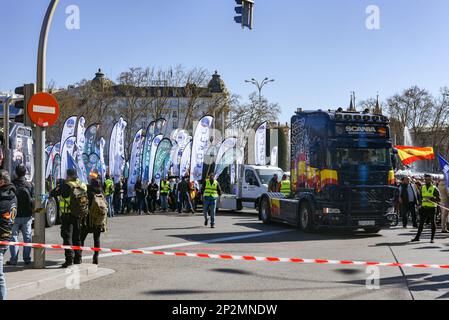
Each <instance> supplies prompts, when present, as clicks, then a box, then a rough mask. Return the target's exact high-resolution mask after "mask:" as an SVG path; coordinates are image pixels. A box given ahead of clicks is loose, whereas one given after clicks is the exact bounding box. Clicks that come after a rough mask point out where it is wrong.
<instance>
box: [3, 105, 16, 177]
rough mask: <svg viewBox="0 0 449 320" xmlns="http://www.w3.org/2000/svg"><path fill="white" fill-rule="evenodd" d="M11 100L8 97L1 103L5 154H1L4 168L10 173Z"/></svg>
mask: <svg viewBox="0 0 449 320" xmlns="http://www.w3.org/2000/svg"><path fill="white" fill-rule="evenodd" d="M13 100H14V99H13V98H12V97H9V98H7V99H6V101H5V102H4V103H3V147H4V149H5V152H4V154H3V164H4V166H3V167H4V168H5V169H6V170H8V172H10V170H11V169H10V167H9V164H10V158H11V155H10V152H9V106H10V105H11V103H12V102H13Z"/></svg>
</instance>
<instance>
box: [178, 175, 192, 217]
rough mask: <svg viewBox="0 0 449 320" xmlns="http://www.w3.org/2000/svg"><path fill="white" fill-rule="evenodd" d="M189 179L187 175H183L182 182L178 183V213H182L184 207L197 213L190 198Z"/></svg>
mask: <svg viewBox="0 0 449 320" xmlns="http://www.w3.org/2000/svg"><path fill="white" fill-rule="evenodd" d="M187 180H188V178H187V177H182V179H181V182H180V183H179V184H178V196H179V198H178V199H179V202H178V213H181V212H182V209H183V207H184V208H185V210H187V211H188V212H190V213H193V214H195V211H193V206H192V201H191V200H190V193H189V191H190V190H189V183H188V182H187Z"/></svg>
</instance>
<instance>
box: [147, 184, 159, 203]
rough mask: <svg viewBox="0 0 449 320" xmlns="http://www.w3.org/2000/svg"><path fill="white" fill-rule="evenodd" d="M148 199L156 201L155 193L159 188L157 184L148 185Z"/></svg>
mask: <svg viewBox="0 0 449 320" xmlns="http://www.w3.org/2000/svg"><path fill="white" fill-rule="evenodd" d="M147 190H148V197H150V198H153V199H157V192H158V191H159V186H158V185H157V183H150V184H149V185H148V189H147Z"/></svg>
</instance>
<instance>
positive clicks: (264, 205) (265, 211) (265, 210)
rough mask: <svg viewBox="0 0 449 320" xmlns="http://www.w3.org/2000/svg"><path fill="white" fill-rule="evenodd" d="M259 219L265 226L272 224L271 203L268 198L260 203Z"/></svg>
mask: <svg viewBox="0 0 449 320" xmlns="http://www.w3.org/2000/svg"><path fill="white" fill-rule="evenodd" d="M259 217H260V220H262V222H263V223H265V224H269V223H270V222H271V214H270V203H269V201H268V199H267V198H263V199H262V201H261V202H260V209H259Z"/></svg>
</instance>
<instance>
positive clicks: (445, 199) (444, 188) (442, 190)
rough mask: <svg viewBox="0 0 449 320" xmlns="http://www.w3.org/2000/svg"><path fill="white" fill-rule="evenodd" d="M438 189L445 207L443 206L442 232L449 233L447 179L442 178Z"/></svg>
mask: <svg viewBox="0 0 449 320" xmlns="http://www.w3.org/2000/svg"><path fill="white" fill-rule="evenodd" d="M438 190H439V191H440V195H441V205H442V206H443V207H444V208H443V207H441V232H442V233H449V231H448V229H447V222H448V221H447V220H448V219H447V218H448V214H449V210H448V209H447V208H449V191H448V188H447V181H446V180H442V181H440V185H439V186H438Z"/></svg>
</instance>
